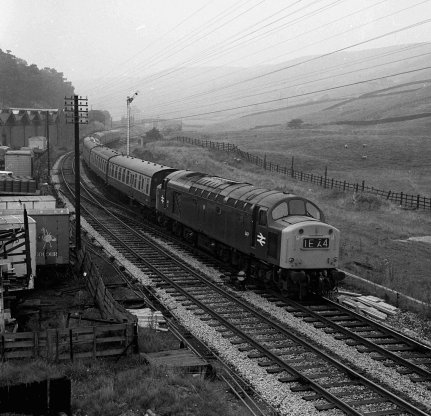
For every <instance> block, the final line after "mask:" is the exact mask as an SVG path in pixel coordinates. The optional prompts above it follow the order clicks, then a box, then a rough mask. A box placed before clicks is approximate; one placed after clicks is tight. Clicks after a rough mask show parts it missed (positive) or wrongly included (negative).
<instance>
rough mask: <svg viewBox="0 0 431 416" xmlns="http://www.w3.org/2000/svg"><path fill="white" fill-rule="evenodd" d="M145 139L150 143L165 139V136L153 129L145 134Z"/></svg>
mask: <svg viewBox="0 0 431 416" xmlns="http://www.w3.org/2000/svg"><path fill="white" fill-rule="evenodd" d="M145 138H146V139H147V140H149V141H156V140H161V139H163V136H162V135H161V134H160V131H159V130H157V129H156V128H155V127H153V128H152V129H151V130H150V131H147V132H146V133H145Z"/></svg>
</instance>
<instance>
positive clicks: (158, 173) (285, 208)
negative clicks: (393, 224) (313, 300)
mask: <svg viewBox="0 0 431 416" xmlns="http://www.w3.org/2000/svg"><path fill="white" fill-rule="evenodd" d="M83 159H84V161H85V163H86V164H87V166H88V167H89V168H90V169H91V170H92V171H94V172H95V173H96V175H98V176H99V177H100V178H101V179H102V180H103V181H104V182H105V183H106V184H107V185H109V186H111V187H112V188H115V189H117V190H118V191H120V192H121V193H123V194H125V195H127V196H128V197H129V198H130V199H131V200H133V201H136V202H137V203H139V204H141V205H142V206H143V207H145V209H149V210H151V212H152V213H153V214H154V216H155V218H157V221H158V222H159V223H160V224H162V225H164V226H165V227H167V228H169V229H170V230H171V231H172V232H174V233H175V234H177V235H178V236H181V237H182V238H184V239H186V240H188V241H189V242H191V243H193V244H194V245H196V246H198V247H200V248H202V249H205V250H206V251H209V252H211V253H212V254H213V255H215V256H217V257H218V258H220V259H222V260H223V261H224V262H226V263H230V264H232V265H233V266H235V267H236V269H237V270H239V271H244V272H245V274H246V276H247V281H248V282H252V283H265V284H269V283H270V284H274V285H275V286H277V287H278V289H279V290H280V291H281V292H283V293H284V294H286V295H287V296H291V297H299V298H304V297H306V296H307V295H309V294H327V293H330V292H331V291H333V290H334V289H335V288H336V287H337V285H338V282H339V281H341V280H342V279H343V278H344V273H342V272H340V271H338V270H337V266H338V258H339V243H340V232H339V230H338V229H336V228H335V227H333V226H331V225H329V224H327V223H326V222H325V218H324V214H323V212H322V211H321V209H320V208H319V207H318V206H317V205H315V204H314V203H313V202H311V201H310V200H308V199H306V198H303V197H301V196H297V195H293V194H289V193H283V192H280V191H275V190H269V189H264V188H259V187H256V186H253V185H251V184H248V183H243V182H236V181H232V180H229V179H225V178H221V177H217V176H212V175H207V174H205V173H201V172H193V171H189V170H179V169H174V168H170V167H168V166H163V165H159V164H157V163H153V162H148V161H144V160H141V159H138V158H134V157H131V156H125V155H122V154H121V153H118V152H117V151H115V150H112V149H110V148H107V147H104V146H103V145H101V144H100V143H99V142H98V141H97V140H95V139H94V138H91V137H87V138H85V139H84V143H83Z"/></svg>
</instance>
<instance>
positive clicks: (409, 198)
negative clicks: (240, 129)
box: [175, 136, 431, 210]
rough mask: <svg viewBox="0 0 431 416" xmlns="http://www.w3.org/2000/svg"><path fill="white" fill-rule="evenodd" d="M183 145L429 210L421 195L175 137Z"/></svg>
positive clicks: (430, 203)
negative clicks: (298, 168) (353, 180)
mask: <svg viewBox="0 0 431 416" xmlns="http://www.w3.org/2000/svg"><path fill="white" fill-rule="evenodd" d="M175 140H178V141H180V142H183V143H188V144H192V145H195V146H201V147H207V148H210V149H214V150H219V151H222V152H226V153H235V154H236V155H237V156H238V157H240V158H241V159H243V160H246V161H247V162H250V163H253V164H255V165H257V166H259V167H261V168H263V169H265V170H269V171H270V172H277V173H280V174H282V175H286V176H290V177H292V178H294V179H297V180H299V181H302V182H310V183H313V184H315V185H318V186H322V187H323V188H328V189H336V190H340V191H344V192H364V193H369V194H373V195H378V196H380V197H382V198H385V199H387V200H389V201H391V202H393V203H394V204H397V205H399V206H402V207H404V208H412V209H426V210H431V198H428V197H425V196H422V195H419V194H418V195H411V194H406V193H404V192H393V191H387V190H382V189H376V188H374V187H373V186H368V185H365V181H362V182H360V183H359V182H357V183H350V182H347V181H340V180H338V179H334V178H328V177H327V175H316V174H313V173H309V172H303V171H300V170H296V169H294V168H293V166H291V167H287V166H280V165H278V164H277V163H273V162H271V161H267V160H266V157H263V158H262V157H259V156H256V155H253V154H251V153H249V152H245V151H244V150H241V149H240V148H239V147H238V146H236V145H234V144H232V143H226V142H213V141H211V140H203V139H197V138H192V137H183V136H181V137H175Z"/></svg>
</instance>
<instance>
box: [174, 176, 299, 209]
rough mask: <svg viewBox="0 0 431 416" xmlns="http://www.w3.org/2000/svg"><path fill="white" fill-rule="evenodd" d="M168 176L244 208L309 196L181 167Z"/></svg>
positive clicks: (201, 193) (194, 190) (195, 191)
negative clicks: (259, 186) (186, 169)
mask: <svg viewBox="0 0 431 416" xmlns="http://www.w3.org/2000/svg"><path fill="white" fill-rule="evenodd" d="M168 178H169V184H170V186H171V187H172V188H177V189H178V190H180V191H184V190H186V191H188V192H190V193H193V194H195V195H198V196H203V197H205V198H208V199H212V200H216V201H218V202H220V203H226V204H227V205H230V206H234V207H236V208H238V209H242V210H245V211H248V210H249V209H250V208H251V207H252V206H254V205H258V206H260V207H266V208H268V209H270V208H273V207H274V206H275V205H278V203H279V202H281V201H284V200H286V199H291V198H300V199H306V198H302V197H299V196H297V195H294V194H290V193H284V192H280V191H274V190H270V189H265V188H258V187H256V186H253V185H250V184H249V183H245V182H235V181H231V180H229V179H225V178H220V177H217V176H208V175H205V174H204V173H201V172H193V171H185V170H181V171H177V172H174V173H172V174H171V175H169V177H168Z"/></svg>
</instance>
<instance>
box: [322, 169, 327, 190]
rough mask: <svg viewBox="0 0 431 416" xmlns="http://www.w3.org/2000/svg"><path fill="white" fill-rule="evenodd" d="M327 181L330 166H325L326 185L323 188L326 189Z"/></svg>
mask: <svg viewBox="0 0 431 416" xmlns="http://www.w3.org/2000/svg"><path fill="white" fill-rule="evenodd" d="M327 179H328V166H325V185H324V186H323V187H324V188H326V181H327Z"/></svg>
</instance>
